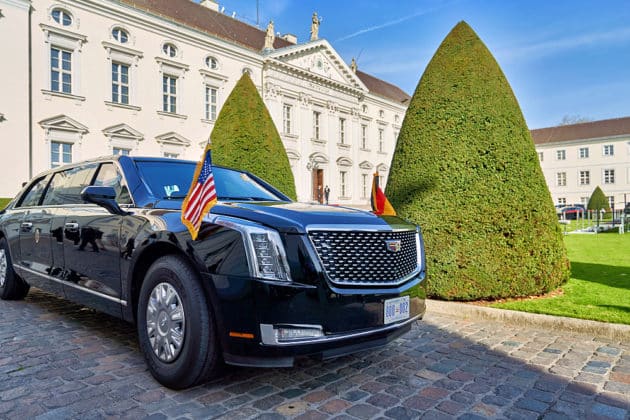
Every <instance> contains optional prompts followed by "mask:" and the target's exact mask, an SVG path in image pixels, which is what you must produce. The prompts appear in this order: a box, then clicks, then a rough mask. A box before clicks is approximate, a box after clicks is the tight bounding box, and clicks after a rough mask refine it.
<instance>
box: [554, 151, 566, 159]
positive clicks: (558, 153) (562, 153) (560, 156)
mask: <svg viewBox="0 0 630 420" xmlns="http://www.w3.org/2000/svg"><path fill="white" fill-rule="evenodd" d="M566 158H567V152H566V150H564V149H562V150H556V160H565V159H566Z"/></svg>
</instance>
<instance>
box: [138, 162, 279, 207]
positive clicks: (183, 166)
mask: <svg viewBox="0 0 630 420" xmlns="http://www.w3.org/2000/svg"><path fill="white" fill-rule="evenodd" d="M136 166H137V167H138V171H139V172H140V175H141V176H142V178H143V179H144V181H145V183H146V184H147V186H148V187H149V189H150V190H151V193H152V195H153V196H155V197H156V198H159V199H165V200H183V199H184V197H186V193H188V188H190V183H191V181H192V177H193V175H194V173H195V163H193V162H182V161H172V162H165V161H136ZM212 172H213V174H214V184H215V188H216V190H217V197H218V199H219V200H221V201H241V200H242V201H282V200H283V198H282V197H279V196H278V195H276V194H275V193H274V192H273V191H270V190H268V189H267V188H266V187H265V186H264V185H262V184H260V183H259V182H258V181H257V180H256V179H254V178H252V177H250V176H249V175H247V174H245V173H242V172H238V171H234V170H232V169H226V168H218V167H213V168H212Z"/></svg>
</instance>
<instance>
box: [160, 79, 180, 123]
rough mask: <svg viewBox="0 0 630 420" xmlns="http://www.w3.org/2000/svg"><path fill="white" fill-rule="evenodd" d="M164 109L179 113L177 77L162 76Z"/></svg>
mask: <svg viewBox="0 0 630 420" xmlns="http://www.w3.org/2000/svg"><path fill="white" fill-rule="evenodd" d="M162 111H164V112H172V113H173V114H175V113H177V77H174V76H169V75H164V76H162Z"/></svg>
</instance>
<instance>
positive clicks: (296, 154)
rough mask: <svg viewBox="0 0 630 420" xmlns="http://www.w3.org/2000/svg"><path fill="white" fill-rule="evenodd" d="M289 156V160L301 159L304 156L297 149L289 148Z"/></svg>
mask: <svg viewBox="0 0 630 420" xmlns="http://www.w3.org/2000/svg"><path fill="white" fill-rule="evenodd" d="M287 157H288V158H289V160H300V158H301V157H302V156H301V155H300V152H298V151H297V150H294V149H287Z"/></svg>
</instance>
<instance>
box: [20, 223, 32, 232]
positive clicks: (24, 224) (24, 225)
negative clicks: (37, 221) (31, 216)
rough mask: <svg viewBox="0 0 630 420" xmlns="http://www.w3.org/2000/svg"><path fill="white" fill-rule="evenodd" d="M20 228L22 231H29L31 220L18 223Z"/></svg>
mask: <svg viewBox="0 0 630 420" xmlns="http://www.w3.org/2000/svg"><path fill="white" fill-rule="evenodd" d="M20 228H21V229H22V230H23V231H24V232H29V231H30V230H31V229H32V228H33V224H32V223H31V222H22V224H21V225H20Z"/></svg>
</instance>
